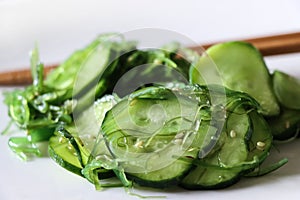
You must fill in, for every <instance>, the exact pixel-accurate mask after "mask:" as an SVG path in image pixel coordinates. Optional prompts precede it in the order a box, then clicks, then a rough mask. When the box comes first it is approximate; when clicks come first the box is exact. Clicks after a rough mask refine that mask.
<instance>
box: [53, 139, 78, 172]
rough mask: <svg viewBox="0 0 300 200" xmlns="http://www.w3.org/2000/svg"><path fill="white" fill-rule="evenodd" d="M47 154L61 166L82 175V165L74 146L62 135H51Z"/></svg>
mask: <svg viewBox="0 0 300 200" xmlns="http://www.w3.org/2000/svg"><path fill="white" fill-rule="evenodd" d="M48 151H49V156H50V157H51V158H52V159H53V160H54V161H55V162H56V163H58V164H59V165H60V166H62V167H63V168H65V169H67V170H69V171H71V172H73V173H75V174H78V175H80V176H82V174H81V169H82V165H81V163H80V161H79V159H78V155H77V153H76V151H75V149H74V147H73V146H72V145H71V144H70V143H69V142H68V140H67V138H65V137H63V136H52V137H51V138H50V140H49V146H48Z"/></svg>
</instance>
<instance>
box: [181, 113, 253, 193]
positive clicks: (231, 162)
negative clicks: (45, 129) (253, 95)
mask: <svg viewBox="0 0 300 200" xmlns="http://www.w3.org/2000/svg"><path fill="white" fill-rule="evenodd" d="M250 131H251V128H250V120H249V117H248V115H247V112H246V111H245V110H244V109H243V108H242V107H238V108H237V109H235V111H234V112H233V113H231V114H230V115H229V116H228V120H227V123H226V127H225V131H223V133H222V136H221V137H220V139H219V141H218V145H217V147H218V148H217V149H215V150H214V151H213V152H212V154H211V155H208V156H207V157H206V158H204V159H201V161H200V164H198V165H197V167H196V168H195V169H193V170H192V171H191V172H189V174H188V175H187V176H186V177H184V178H183V179H182V181H181V186H182V187H184V188H187V189H213V188H214V189H216V188H224V187H227V186H229V185H231V184H233V183H235V182H236V181H238V180H239V177H240V174H241V173H242V171H243V167H242V163H243V162H244V161H246V160H247V157H248V147H247V138H248V137H249V136H248V135H249V132H250ZM237 166H238V167H237Z"/></svg>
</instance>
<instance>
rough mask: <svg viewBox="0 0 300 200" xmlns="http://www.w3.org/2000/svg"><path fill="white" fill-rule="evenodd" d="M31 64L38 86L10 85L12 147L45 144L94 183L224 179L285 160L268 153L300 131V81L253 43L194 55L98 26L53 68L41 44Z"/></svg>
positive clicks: (200, 185) (183, 183)
mask: <svg viewBox="0 0 300 200" xmlns="http://www.w3.org/2000/svg"><path fill="white" fill-rule="evenodd" d="M30 62H31V71H32V77H33V83H32V85H29V86H26V87H25V88H23V89H15V90H13V91H9V92H6V93H5V104H6V105H7V108H8V115H9V117H10V118H11V123H10V125H14V127H17V128H18V129H19V130H20V131H19V134H20V135H18V134H17V135H16V134H15V135H11V137H10V139H9V141H8V145H9V147H10V149H11V150H12V151H13V152H14V153H15V154H16V155H17V156H18V157H19V158H21V159H22V160H28V159H32V158H33V157H39V156H43V153H42V150H41V145H47V149H48V152H47V156H49V157H51V158H52V159H53V160H54V161H55V162H56V163H57V164H58V165H60V166H61V167H63V168H65V169H66V170H69V171H71V172H73V173H75V174H77V175H79V176H81V177H82V178H85V179H86V180H88V181H89V182H90V183H91V184H94V185H95V187H96V189H101V188H105V187H117V186H119V187H125V188H131V187H133V186H146V187H154V188H167V187H183V188H186V189H193V190H196V189H199V190H203V189H219V188H225V187H228V186H230V185H232V184H235V183H237V182H238V181H239V180H240V179H241V178H246V177H255V176H262V175H265V174H268V173H270V172H273V171H274V170H276V169H278V168H280V167H281V166H283V165H284V164H286V163H287V159H285V158H283V159H282V158H278V160H276V161H274V162H272V163H268V164H267V165H266V163H265V162H264V161H265V160H266V158H267V157H268V156H269V154H270V153H271V152H270V150H271V149H272V148H274V141H281V142H282V141H284V142H289V141H291V140H293V139H296V138H297V135H298V127H299V124H300V89H299V88H300V80H298V79H296V78H295V77H292V76H290V75H288V74H286V73H283V72H281V71H274V72H272V73H271V72H270V71H269V70H268V68H267V66H266V64H265V62H264V59H263V57H262V55H261V53H260V52H259V50H257V49H256V48H255V47H254V46H252V45H251V44H249V43H246V42H241V41H233V42H226V43H220V44H216V45H213V46H212V47H210V48H209V49H208V50H207V51H206V52H205V53H203V54H198V53H197V52H195V51H193V50H191V49H187V48H183V47H182V46H181V45H180V44H177V43H172V44H168V45H166V46H163V47H161V48H159V49H140V48H138V43H137V42H136V41H127V40H125V39H122V38H121V39H119V40H116V39H115V38H113V37H112V36H111V35H101V36H99V37H98V38H96V39H95V40H94V41H92V42H91V43H90V44H89V45H87V46H86V47H85V48H83V49H81V50H78V51H76V52H74V53H73V54H72V55H71V56H70V57H69V58H68V59H67V60H66V61H64V62H63V63H62V64H61V65H60V66H58V67H57V68H56V69H54V70H53V71H51V72H50V74H48V75H47V76H46V77H44V76H43V70H44V66H43V64H42V63H41V62H40V60H39V53H38V49H37V48H35V49H33V51H32V52H31V58H30ZM10 125H9V126H8V127H7V128H6V129H5V130H4V131H3V134H9V132H10ZM22 134H23V135H22ZM275 173H276V172H275Z"/></svg>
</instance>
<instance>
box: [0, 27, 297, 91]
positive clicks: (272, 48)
mask: <svg viewBox="0 0 300 200" xmlns="http://www.w3.org/2000/svg"><path fill="white" fill-rule="evenodd" d="M239 41H245V42H249V43H251V44H253V45H254V46H255V47H256V48H258V49H259V51H260V52H261V53H262V55H263V56H271V55H278V54H286V53H296V52H300V32H295V33H288V34H280V35H272V36H265V37H258V38H252V39H240V40H239ZM216 43H219V42H216ZM216 43H211V44H204V45H201V46H194V47H189V48H191V49H193V50H195V51H198V52H202V51H203V48H204V49H207V48H209V47H210V46H212V45H214V44H216ZM57 66H58V65H48V66H46V67H45V69H44V75H45V76H46V75H47V74H48V73H49V72H50V71H51V70H53V69H54V68H56V67H57ZM31 83H32V77H31V72H30V69H22V70H17V71H8V72H2V73H0V85H1V86H12V85H28V84H31Z"/></svg>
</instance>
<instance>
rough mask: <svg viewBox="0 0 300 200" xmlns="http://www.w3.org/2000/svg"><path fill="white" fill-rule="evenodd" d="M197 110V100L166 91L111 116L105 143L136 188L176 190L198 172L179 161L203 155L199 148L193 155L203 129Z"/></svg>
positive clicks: (147, 94)
mask: <svg viewBox="0 0 300 200" xmlns="http://www.w3.org/2000/svg"><path fill="white" fill-rule="evenodd" d="M197 110H198V101H197V100H196V99H193V98H191V99H190V98H188V97H187V96H183V95H181V94H180V93H178V92H177V93H176V92H173V91H171V90H169V89H166V88H163V87H151V88H150V89H149V88H145V89H142V90H140V91H138V92H136V93H133V94H132V95H131V96H130V97H129V98H128V99H124V100H123V101H121V102H119V103H118V104H117V105H116V106H114V107H113V108H112V110H110V111H109V112H108V113H107V115H106V117H105V119H104V122H103V124H102V133H103V137H104V138H105V140H106V144H107V146H108V148H109V150H110V152H111V154H112V155H113V156H114V157H115V159H116V160H117V161H118V162H119V164H120V166H121V167H122V168H123V169H124V170H125V172H126V173H127V174H128V176H129V177H130V178H131V179H133V180H135V182H137V183H139V184H141V185H147V186H151V187H164V186H167V185H173V184H175V183H177V182H178V181H179V179H180V177H182V176H183V175H185V174H186V173H187V171H188V170H189V169H190V168H191V166H192V164H191V162H190V163H189V162H183V161H181V160H178V157H181V156H190V157H193V158H195V157H196V156H197V154H198V150H197V149H196V148H194V149H190V145H191V144H192V143H193V141H194V138H195V137H196V136H195V133H196V132H197V129H198V126H199V125H195V124H194V123H195V119H197V118H196V116H197ZM196 121H197V120H196ZM194 126H196V127H194ZM193 128H195V130H193ZM188 132H189V133H188ZM197 141H200V140H197ZM201 141H204V140H203V139H202V140H201ZM187 149H189V151H187Z"/></svg>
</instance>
